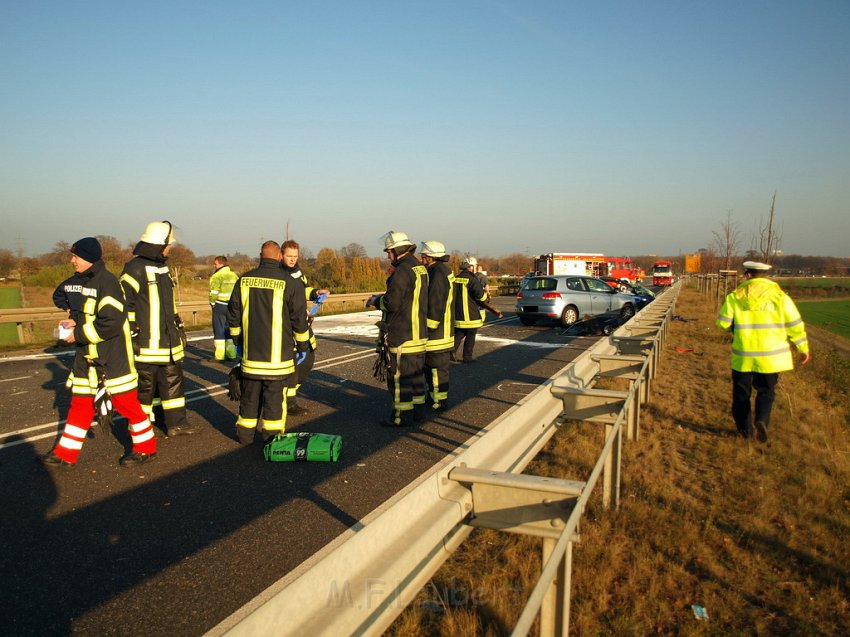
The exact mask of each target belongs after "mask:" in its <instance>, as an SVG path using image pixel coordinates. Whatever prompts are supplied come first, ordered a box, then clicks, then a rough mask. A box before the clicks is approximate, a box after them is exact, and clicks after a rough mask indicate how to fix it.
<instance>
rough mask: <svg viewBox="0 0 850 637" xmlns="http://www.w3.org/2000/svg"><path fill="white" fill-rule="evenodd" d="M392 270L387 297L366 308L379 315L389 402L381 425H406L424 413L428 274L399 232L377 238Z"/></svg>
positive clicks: (374, 299)
mask: <svg viewBox="0 0 850 637" xmlns="http://www.w3.org/2000/svg"><path fill="white" fill-rule="evenodd" d="M381 241H382V244H383V246H382V247H383V249H384V252H386V254H387V258H388V259H389V260H390V263H391V264H392V266H393V271H392V274H390V276H389V278H388V279H387V291H386V292H385V293H384V294H378V295H375V296H373V297H371V298H370V299H369V300H368V301H367V302H366V305H367V307H369V306H374V307H376V308H378V309H379V310H381V312H382V313H383V318H382V321H381V323H380V324H379V328H380V331H381V339H382V345H383V347H385V348H386V353H387V354H388V356H389V360H388V368H387V374H386V378H387V388H388V389H389V391H390V396H391V399H392V409H391V411H390V414H389V417H388V418H386V419H385V420H382V421H381V423H380V424H381V425H383V426H387V427H398V426H401V425H408V424H410V423H411V421H412V420H413V419H414V418H418V417H419V415H418V413H417V414H414V410H416V411H417V412H418V411H420V410H421V409H424V407H425V395H426V387H427V386H426V384H425V376H424V371H425V345H426V343H427V342H428V324H427V319H428V317H427V312H428V270H427V268H426V267H425V266H424V265H422V264H420V263H419V261H418V260H417V259H416V256H414V253H415V252H416V246H415V245H414V244H413V242H412V241H410V239H408V237H407V235H406V234H405V233H403V232H398V231H394V230H391V231H389V232H388V233H386V234H385V235H384V236H383V237H381Z"/></svg>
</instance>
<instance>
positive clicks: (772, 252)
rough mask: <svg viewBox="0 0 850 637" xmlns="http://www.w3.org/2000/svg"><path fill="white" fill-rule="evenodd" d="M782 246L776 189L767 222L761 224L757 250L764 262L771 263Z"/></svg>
mask: <svg viewBox="0 0 850 637" xmlns="http://www.w3.org/2000/svg"><path fill="white" fill-rule="evenodd" d="M781 246H782V228H781V227H777V225H776V191H775V190H774V191H773V198H772V199H771V200H770V212H769V213H768V215H767V222H766V223H764V224H761V223H760V225H759V236H758V249H757V250H756V252H757V253H758V255H759V258H760V259H761V260H762V262H763V263H770V262H771V260H772V259H773V257H775V256H776V255H777V254H778V253H779V248H780V247H781Z"/></svg>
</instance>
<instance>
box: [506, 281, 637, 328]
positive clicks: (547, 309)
mask: <svg viewBox="0 0 850 637" xmlns="http://www.w3.org/2000/svg"><path fill="white" fill-rule="evenodd" d="M516 312H517V316H519V320H520V322H521V323H522V324H523V325H534V324H535V323H536V322H537V321H538V320H543V319H549V320H556V321H559V322H560V323H561V325H563V326H565V327H567V326H570V325H572V324H574V323H576V322H578V321H579V320H582V319H584V318H588V317H610V318H617V317H619V318H621V319H624V320H627V319H629V318H631V317H632V316H634V313H635V297H634V296H632V295H630V294H623V293H621V292H617V290H615V289H613V288H612V287H611V286H609V285H608V284H607V283H605V281H601V280H600V279H598V278H596V277H592V276H580V275H570V274H561V275H548V276H535V277H530V278H528V279H526V281H525V283H524V284H523V286H522V287H521V288H520V291H519V293H518V294H517V302H516Z"/></svg>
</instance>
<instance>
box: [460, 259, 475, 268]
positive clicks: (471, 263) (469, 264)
mask: <svg viewBox="0 0 850 637" xmlns="http://www.w3.org/2000/svg"><path fill="white" fill-rule="evenodd" d="M477 265H478V259H476V258H475V257H466V258H465V259H464V260H463V263H461V264H460V268H461V270H466V269H467V268H474V267H475V266H477Z"/></svg>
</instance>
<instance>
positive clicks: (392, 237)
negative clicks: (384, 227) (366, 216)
mask: <svg viewBox="0 0 850 637" xmlns="http://www.w3.org/2000/svg"><path fill="white" fill-rule="evenodd" d="M381 242H382V243H383V244H384V248H383V250H384V252H386V251H387V250H393V249H395V248H401V247H404V246H412V245H413V242H412V241H411V240H410V239H408V238H407V235H406V234H405V233H403V232H398V231H397V230H390V231H389V232H388V233H387V234H385V235H383V236H382V237H381Z"/></svg>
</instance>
